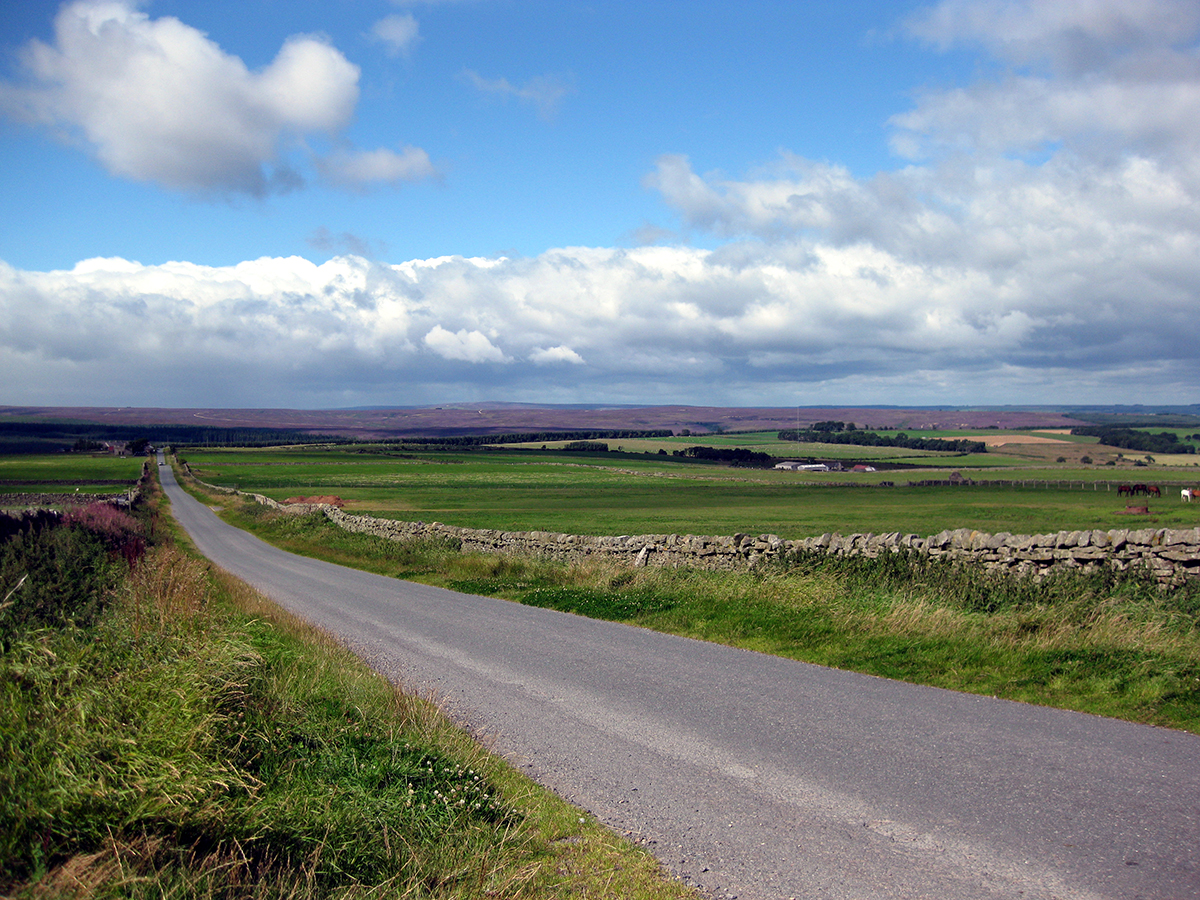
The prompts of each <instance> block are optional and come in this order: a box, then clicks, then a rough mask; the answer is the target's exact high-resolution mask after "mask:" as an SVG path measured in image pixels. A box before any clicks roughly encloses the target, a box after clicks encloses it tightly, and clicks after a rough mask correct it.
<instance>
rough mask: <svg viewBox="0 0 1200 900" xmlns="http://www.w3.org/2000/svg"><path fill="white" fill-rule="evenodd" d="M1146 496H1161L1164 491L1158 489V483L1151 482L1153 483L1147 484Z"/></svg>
mask: <svg viewBox="0 0 1200 900" xmlns="http://www.w3.org/2000/svg"><path fill="white" fill-rule="evenodd" d="M1146 496H1148V497H1161V496H1162V491H1160V490H1159V489H1158V485H1157V484H1151V485H1149V486H1147V488H1146Z"/></svg>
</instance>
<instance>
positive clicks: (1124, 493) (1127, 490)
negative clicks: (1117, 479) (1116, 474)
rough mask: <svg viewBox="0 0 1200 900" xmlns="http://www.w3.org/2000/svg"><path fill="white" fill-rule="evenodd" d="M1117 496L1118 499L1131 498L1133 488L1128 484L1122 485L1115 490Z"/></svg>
mask: <svg viewBox="0 0 1200 900" xmlns="http://www.w3.org/2000/svg"><path fill="white" fill-rule="evenodd" d="M1117 496H1118V497H1132V496H1133V488H1132V487H1131V486H1130V485H1128V484H1123V485H1121V486H1120V487H1118V488H1117Z"/></svg>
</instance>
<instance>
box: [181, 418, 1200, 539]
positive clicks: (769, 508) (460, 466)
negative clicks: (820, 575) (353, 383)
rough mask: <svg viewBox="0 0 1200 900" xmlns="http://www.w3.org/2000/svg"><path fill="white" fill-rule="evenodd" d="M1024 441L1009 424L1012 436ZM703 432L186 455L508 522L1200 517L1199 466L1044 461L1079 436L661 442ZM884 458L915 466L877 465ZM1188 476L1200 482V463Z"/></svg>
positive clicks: (231, 483)
mask: <svg viewBox="0 0 1200 900" xmlns="http://www.w3.org/2000/svg"><path fill="white" fill-rule="evenodd" d="M991 434H992V436H993V437H994V436H995V434H996V433H995V432H992V433H991ZM772 437H773V436H772ZM1021 437H1022V436H1021V435H1013V438H1014V439H1015V440H1016V441H1019V440H1021ZM755 438H756V436H753V435H745V436H742V435H739V436H725V437H722V438H720V440H721V441H723V442H725V446H745V447H748V448H750V449H753V450H756V451H766V452H769V453H771V454H772V455H776V456H778V457H781V458H784V457H788V456H789V452H788V451H789V450H795V448H796V445H795V444H790V445H788V444H783V443H780V442H778V441H772V440H770V439H769V438H768V437H767V436H757V440H756V439H755ZM701 441H703V443H705V444H706V445H710V446H711V445H716V443H717V442H716V440H714V436H706V437H705V438H703V439H701V438H696V437H692V438H675V439H673V441H668V442H664V441H660V442H658V443H657V444H655V445H654V446H647V447H645V448H643V447H640V446H637V445H636V443H635V442H633V441H610V442H608V443H609V445H610V449H609V451H608V452H592V453H585V452H569V451H564V450H561V449H556V448H555V446H554V445H549V446H548V447H547V449H545V450H543V449H540V445H539V446H538V448H536V449H535V448H524V449H518V448H512V447H507V448H489V449H477V450H473V451H469V452H462V451H437V450H428V449H418V448H406V449H397V448H395V447H394V446H392V447H389V446H371V447H363V446H357V447H350V448H330V449H325V450H317V449H312V448H302V449H299V448H298V449H295V450H290V449H277V450H215V449H213V450H200V449H194V450H187V451H184V452H183V453H182V454H181V455H182V456H183V457H184V458H185V459H186V460H187V461H188V463H189V464H190V466H191V468H192V472H193V473H194V474H195V475H196V476H197V477H198V478H200V479H201V480H202V481H205V482H208V483H211V484H215V485H219V486H224V487H237V488H239V489H241V490H245V491H252V492H256V493H261V494H264V495H266V496H268V497H271V498H273V499H275V500H279V501H285V500H288V499H289V498H294V497H310V496H324V497H330V496H335V497H338V498H340V500H341V501H342V502H343V503H344V508H345V509H346V510H347V511H348V512H356V513H363V514H369V515H377V516H383V517H388V518H395V519H402V520H407V521H424V522H434V521H436V522H443V523H445V524H449V525H457V526H461V527H467V528H494V529H500V530H509V531H555V532H566V533H572V534H605V535H618V534H671V533H678V534H736V533H747V534H776V535H779V536H780V537H783V538H800V537H806V536H811V535H817V534H823V533H825V532H840V533H842V534H850V533H856V532H864V533H865V532H874V533H887V532H893V531H898V532H902V533H915V534H920V535H929V534H936V533H937V532H940V531H943V530H946V529H955V528H973V529H977V530H980V531H985V532H993V533H994V532H1005V531H1007V532H1012V533H1014V534H1038V533H1047V532H1057V531H1062V530H1084V529H1105V530H1107V529H1114V528H1145V527H1167V528H1191V527H1195V526H1196V525H1197V524H1200V504H1182V503H1180V500H1179V490H1178V486H1177V485H1176V483H1177V482H1178V483H1179V484H1184V483H1186V479H1187V478H1189V477H1191V473H1190V472H1189V471H1188V470H1187V469H1185V468H1178V467H1176V468H1170V467H1165V466H1164V467H1160V466H1144V467H1138V468H1133V467H1132V466H1131V465H1126V466H1104V465H1090V466H1083V465H1078V464H1076V465H1071V464H1069V463H1067V464H1055V463H1053V462H1050V463H1049V464H1047V462H1046V459H1045V457H1046V455H1047V454H1051V455H1052V454H1054V453H1056V452H1058V451H1059V448H1060V447H1065V448H1071V447H1076V448H1078V447H1080V446H1082V447H1083V448H1084V449H1086V450H1091V452H1092V453H1093V454H1094V455H1095V456H1097V457H1099V456H1100V455H1101V452H1100V451H1101V450H1102V448H1099V447H1097V445H1096V444H1094V443H1092V444H1090V445H1089V444H1081V443H1080V442H1079V441H1078V440H1074V441H1072V440H1071V439H1070V438H1069V436H1064V439H1063V440H1062V441H1061V442H1060V443H1057V444H1055V443H1050V444H1047V443H1046V441H1045V439H1043V440H1042V441H1037V442H1032V443H1028V444H1025V443H1020V444H1017V443H1013V444H1012V446H1018V447H1022V448H1026V449H1027V451H1028V452H1031V453H1032V454H1033V455H1032V456H1031V457H1029V458H1021V457H1017V456H1012V455H1002V454H1000V453H987V454H975V455H972V456H966V457H959V456H954V457H948V458H944V457H939V456H938V455H933V454H927V455H925V456H923V457H921V456H914V455H913V453H912V451H899V450H893V451H892V453H893V454H898V453H901V452H902V453H904V454H905V455H904V457H899V456H896V457H895V458H893V459H891V460H886V459H880V458H879V457H878V456H876V457H874V458H872V459H870V460H869V462H870V463H871V464H872V465H877V466H879V467H880V469H881V470H880V471H877V472H873V473H852V472H820V473H807V472H806V473H797V472H782V471H775V470H772V469H761V468H738V467H732V466H728V465H721V464H713V463H705V462H701V461H698V460H692V459H685V458H682V457H676V456H673V455H671V452H670V451H669V450H668V448H671V447H674V448H679V447H683V446H688V445H695V444H698V443H700V442H701ZM618 445H620V447H621V449H620V450H618V449H617V447H618ZM1034 447H1036V448H1037V450H1036V451H1033V450H1032V449H1031V448H1034ZM857 449H859V450H861V449H864V448H857ZM1004 449H1006V450H1007V449H1009V447H1007V446H1006V447H1005V448H1004ZM660 450H665V451H667V452H665V453H660V452H659V451H660ZM804 450H805V452H806V453H807V454H810V455H814V454H815V455H817V456H820V457H821V458H827V459H832V458H835V455H840V457H841V458H844V459H847V460H851V459H854V455H855V450H856V448H853V447H844V446H843V447H836V448H835V447H832V446H830V447H824V446H822V445H805V447H804ZM1039 454H1040V456H1039ZM791 455H792V457H793V458H794V457H795V456H796V454H794V453H793V454H791ZM860 458H861V457H860ZM1051 458H1052V459H1053V458H1055V457H1053V456H1052V457H1051ZM889 463H891V464H896V463H900V464H902V465H905V466H908V467H906V468H900V469H883V468H882V467H883V466H884V465H887V464H889ZM953 472H961V473H962V474H963V475H964V476H965V477H967V478H969V479H971V480H974V481H975V482H977V483H975V484H972V485H965V486H948V485H924V486H910V484H909V483H910V482H922V481H946V480H948V479H949V478H950V476H951V474H952V473H953ZM1195 478H1196V480H1197V482H1200V474H1197V475H1196V476H1195ZM1133 481H1135V482H1152V483H1157V484H1160V485H1161V486H1162V496H1161V498H1158V499H1150V500H1144V499H1142V498H1138V499H1137V500H1136V504H1137V505H1139V506H1145V507H1147V508H1148V510H1149V512H1148V513H1145V514H1142V513H1130V512H1128V511H1127V506H1128V503H1129V501H1128V499H1127V498H1126V497H1124V496H1119V495H1118V493H1117V485H1118V484H1119V483H1125V482H1133ZM884 482H891V483H892V486H885V485H884V484H883V483H884Z"/></svg>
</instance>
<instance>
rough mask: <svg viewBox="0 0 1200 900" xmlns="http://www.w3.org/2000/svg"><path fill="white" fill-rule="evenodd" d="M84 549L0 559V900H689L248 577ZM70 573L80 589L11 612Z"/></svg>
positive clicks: (81, 537)
mask: <svg viewBox="0 0 1200 900" xmlns="http://www.w3.org/2000/svg"><path fill="white" fill-rule="evenodd" d="M91 524H92V525H95V522H93V523H91ZM101 524H102V525H106V527H110V528H113V527H116V526H117V525H119V526H121V527H122V528H126V529H129V528H133V527H134V526H133V525H131V524H130V522H126V521H123V520H122V521H120V522H117V523H115V524H114V523H113V522H112V521H107V522H106V523H101ZM60 527H65V528H70V529H77V530H78V531H79V533H78V534H76V535H75V536H74V538H73V539H72V541H69V542H66V543H64V542H63V541H62V539H61V536H55V535H58V534H59V529H60ZM163 531H164V529H162V528H159V529H158V536H159V539H160V541H161V538H162V534H163ZM90 534H91V532H88V531H87V528H86V526H85V524H83V523H80V524H78V525H71V526H55V527H51V526H47V527H45V528H43V529H41V530H39V531H38V532H37V533H33V532H32V530H31V531H30V532H29V533H27V534H25V536H24V537H23V538H21V541H20V543H21V546H20V547H16V546H15V543H16V542H15V539H14V540H6V541H4V542H3V544H0V548H2V549H3V550H4V562H5V568H4V569H3V570H2V572H3V576H2V580H0V600H3V602H4V603H5V604H8V606H6V607H5V611H12V610H18V611H20V612H22V615H21V616H19V617H18V616H10V617H9V618H8V619H6V620H5V621H4V622H3V631H2V633H0V637H2V641H0V894H3V895H4V896H10V897H14V898H34V897H85V896H86V897H98V898H107V897H113V898H115V897H131V898H142V897H146V898H149V897H155V898H158V897H211V896H237V897H256V898H258V897H262V898H290V897H306V898H307V897H338V898H343V897H388V898H390V897H405V898H426V897H430V898H432V897H436V898H459V897H528V898H535V900H536V898H550V897H554V898H558V897H580V898H583V897H600V896H625V897H634V898H647V900H649V898H684V897H688V896H693V895H692V894H690V893H689V892H688V891H687V890H686V889H685V888H684V887H683V886H682V885H680V884H678V883H677V882H674V881H672V880H670V879H669V878H666V877H664V875H663V873H662V871H661V870H660V868H659V866H658V864H657V863H656V862H655V861H654V860H653V858H652V857H650V856H649V855H648V854H646V853H644V852H642V851H640V850H639V849H637V848H636V847H635V846H634V845H633V844H631V843H630V842H629V841H627V840H625V839H623V838H621V837H619V836H616V835H614V834H612V833H611V832H609V831H608V830H606V829H604V828H602V827H601V826H600V825H599V824H598V823H596V822H595V821H594V820H593V819H592V818H591V817H590V816H587V815H585V814H583V813H581V812H579V811H578V810H577V809H575V808H573V807H571V806H570V805H568V804H566V803H564V802H563V801H561V800H560V799H559V798H557V797H555V796H554V795H553V794H550V793H548V792H546V791H544V790H542V789H540V788H539V787H537V786H536V785H535V784H533V783H532V782H530V781H529V780H528V779H526V778H524V776H522V775H521V774H520V773H518V772H516V771H515V770H513V769H512V768H511V767H509V766H508V765H506V764H505V763H504V762H503V761H501V760H499V759H497V758H495V757H493V756H491V755H489V754H488V753H486V752H485V750H484V749H483V748H482V747H481V746H480V745H479V744H477V743H476V742H475V741H474V740H473V739H471V738H470V736H469V735H467V734H465V733H464V732H462V731H461V730H459V729H458V728H456V727H455V726H453V725H452V724H451V723H450V722H449V721H448V720H447V719H446V718H445V717H444V716H443V715H442V714H441V713H440V712H439V710H438V709H437V707H436V706H435V704H433V703H431V702H429V701H428V700H426V699H422V698H417V697H413V696H411V695H409V694H405V693H403V692H402V691H400V690H398V689H397V688H396V687H394V686H393V685H391V684H389V683H388V682H386V681H385V680H384V679H382V678H380V677H379V676H378V675H376V674H375V673H373V672H371V671H370V670H368V669H367V668H366V667H365V666H364V665H363V664H362V663H361V662H360V661H359V660H357V658H355V657H354V656H353V655H351V654H350V653H348V652H347V651H346V650H344V649H343V648H341V647H340V646H338V645H337V644H335V643H334V642H332V641H330V640H328V639H327V638H326V637H325V636H324V635H323V634H321V633H320V632H317V631H314V630H313V629H311V628H309V627H307V626H306V625H305V624H304V623H302V622H300V621H298V620H296V619H294V618H292V617H290V616H289V615H287V614H286V613H284V612H283V611H282V610H280V609H279V608H277V607H276V606H274V605H273V604H271V603H270V602H268V601H267V600H265V599H264V598H263V597H261V596H260V595H258V594H257V593H256V592H254V591H252V590H251V589H249V588H248V587H246V586H245V585H244V584H242V583H240V582H238V581H236V580H234V579H232V578H230V577H228V576H227V575H224V574H223V573H220V572H214V571H211V570H210V568H209V567H208V565H207V564H206V563H204V562H203V561H202V560H199V559H197V558H196V557H194V556H191V555H189V554H187V553H185V552H183V551H182V550H181V549H179V547H177V546H174V545H173V544H171V543H161V542H160V543H159V544H158V545H157V546H152V547H150V548H149V549H148V550H146V551H145V552H144V554H141V555H137V556H136V558H134V554H132V553H129V554H125V555H121V554H114V553H113V552H112V548H113V547H115V546H118V542H117V540H116V538H114V537H113V535H111V534H110V535H109V536H108V538H107V539H106V543H103V544H100V545H98V544H97V543H96V541H94V540H93V539H92V538H91V537H89V535H90ZM142 534H143V535H144V534H145V529H143V530H142ZM98 546H99V547H102V548H103V549H105V550H106V552H96V551H97V547H98ZM120 546H127V545H124V544H120ZM14 548H15V549H14ZM64 548H65V549H64ZM18 551H19V552H18ZM35 551H36V552H35ZM39 554H40V555H39ZM68 557H70V559H71V560H74V561H75V563H76V565H74V567H73V568H72V569H71V570H70V571H71V572H72V573H73V574H72V582H73V583H76V584H83V583H84V582H87V581H94V582H95V584H94V585H93V587H94V590H90V589H89V590H85V591H81V592H79V593H78V596H75V594H74V593H73V592H72V591H70V590H67V589H65V588H63V586H62V585H61V584H60V586H59V587H60V589H58V590H56V591H55V592H54V593H53V596H54V597H55V598H56V605H55V606H54V608H53V609H48V608H47V606H46V597H47V594H46V592H41V593H31V594H30V597H31V598H32V599H30V600H28V601H27V600H25V599H24V597H25V595H24V593H23V592H25V591H26V590H27V589H28V588H30V587H31V586H34V587H36V586H37V583H40V582H41V581H42V580H43V577H44V573H48V572H54V571H56V567H57V568H62V565H63V564H65V563H66V562H67V561H68ZM130 562H132V567H130V566H129V563H130ZM22 565H24V566H25V568H26V569H27V570H28V571H26V572H25V575H26V578H25V581H24V582H21V583H20V586H19V587H18V586H16V584H17V582H18V581H19V580H20V579H19V578H18V577H15V574H14V573H15V572H16V571H17V569H19V568H21V567H22ZM115 572H120V577H114V573H115ZM35 599H36V602H34V600H35ZM74 607H78V608H79V610H80V611H81V612H80V614H79V615H76V614H75V613H74V612H73V609H74ZM43 613H45V614H43Z"/></svg>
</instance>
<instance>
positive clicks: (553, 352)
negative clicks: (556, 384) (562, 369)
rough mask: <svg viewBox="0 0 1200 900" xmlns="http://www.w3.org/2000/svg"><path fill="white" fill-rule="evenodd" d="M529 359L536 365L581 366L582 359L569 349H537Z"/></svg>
mask: <svg viewBox="0 0 1200 900" xmlns="http://www.w3.org/2000/svg"><path fill="white" fill-rule="evenodd" d="M529 358H530V359H531V360H532V361H533V362H535V363H537V364H538V365H555V364H557V363H572V364H573V365H577V366H581V365H583V357H582V356H580V355H579V354H578V353H576V352H575V351H574V350H572V349H571V348H570V347H564V346H561V345H560V346H558V347H539V348H537V349H536V350H534V351H533V352H532V353H531V354H529Z"/></svg>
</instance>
